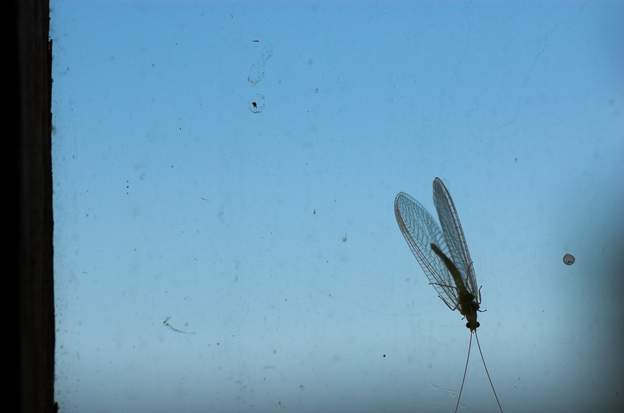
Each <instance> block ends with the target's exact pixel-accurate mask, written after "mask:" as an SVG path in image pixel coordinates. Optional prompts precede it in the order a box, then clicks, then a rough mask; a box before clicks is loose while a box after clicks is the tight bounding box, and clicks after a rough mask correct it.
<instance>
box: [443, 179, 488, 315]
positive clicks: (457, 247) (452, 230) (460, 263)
mask: <svg viewBox="0 0 624 413" xmlns="http://www.w3.org/2000/svg"><path fill="white" fill-rule="evenodd" d="M433 203H434V204H435V208H436V210H437V211H438V218H439V219H440V225H442V231H443V233H444V240H445V241H446V245H447V247H448V250H449V252H450V256H449V257H450V258H451V259H452V260H453V262H454V263H455V266H456V267H457V269H459V271H460V273H461V276H462V278H463V279H464V284H465V285H466V289H467V290H468V291H469V292H470V293H471V294H472V295H473V296H474V297H475V298H476V300H477V302H478V303H480V302H481V297H480V295H479V288H478V287H477V277H476V275H475V272H474V266H473V265H472V259H471V258H470V252H469V251H468V245H467V244H466V237H465V236H464V231H463V230H462V227H461V223H460V222H459V215H458V214H457V210H456V209H455V204H454V203H453V199H452V198H451V194H449V191H448V189H446V186H444V183H443V182H442V180H441V179H440V178H435V179H434V180H433Z"/></svg>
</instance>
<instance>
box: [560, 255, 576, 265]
mask: <svg viewBox="0 0 624 413" xmlns="http://www.w3.org/2000/svg"><path fill="white" fill-rule="evenodd" d="M574 261H576V258H574V255H572V254H565V255H564V256H563V263H564V264H565V265H572V264H574Z"/></svg>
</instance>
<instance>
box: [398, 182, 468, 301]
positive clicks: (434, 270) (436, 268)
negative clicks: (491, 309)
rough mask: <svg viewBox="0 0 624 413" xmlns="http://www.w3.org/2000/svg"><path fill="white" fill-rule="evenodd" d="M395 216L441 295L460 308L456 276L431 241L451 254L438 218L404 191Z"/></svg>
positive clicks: (422, 266) (399, 197)
mask: <svg viewBox="0 0 624 413" xmlns="http://www.w3.org/2000/svg"><path fill="white" fill-rule="evenodd" d="M394 216H395V217H396V220H397V223H398V224H399V228H400V229H401V233H402V234H403V237H405V240H406V241H407V244H408V245H409V247H410V249H411V250H412V253H413V254H414V256H415V257H416V259H417V260H418V263H419V264H420V266H421V268H422V270H423V271H424V273H425V275H426V276H427V278H428V279H429V282H430V283H431V284H432V285H433V288H435V289H436V291H437V293H438V296H439V297H440V298H441V299H442V301H444V303H445V304H446V305H447V306H449V307H450V308H452V309H455V308H457V303H458V298H457V290H456V289H455V288H454V285H455V284H454V282H453V277H452V276H451V274H450V273H449V271H448V270H447V269H446V267H445V266H444V263H443V262H442V261H441V260H440V258H439V257H438V256H437V255H436V254H435V253H434V252H433V250H432V249H431V244H432V243H435V244H436V245H437V246H438V247H439V248H440V250H442V251H443V252H444V253H445V254H446V255H447V256H449V255H448V254H449V250H448V247H447V246H446V242H445V241H444V236H443V235H442V230H441V229H440V227H439V226H438V224H437V223H436V221H435V219H434V218H433V217H432V216H431V214H430V213H429V212H427V210H426V209H425V208H424V207H423V206H422V205H421V204H420V203H419V202H418V201H416V200H415V199H414V198H412V197H411V196H409V195H408V194H406V193H404V192H400V193H399V194H398V195H397V196H396V198H395V199H394Z"/></svg>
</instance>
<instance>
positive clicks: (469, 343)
mask: <svg viewBox="0 0 624 413" xmlns="http://www.w3.org/2000/svg"><path fill="white" fill-rule="evenodd" d="M475 333H476V330H475ZM471 347H472V331H471V332H470V341H469V342H468V355H467V356H466V366H465V367H464V377H462V384H461V387H460V388H459V395H458V396H457V404H456V405H455V413H457V409H459V401H460V400H461V395H462V391H463V390H464V382H465V381H466V372H467V371H468V360H470V348H471Z"/></svg>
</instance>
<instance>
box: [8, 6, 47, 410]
mask: <svg viewBox="0 0 624 413" xmlns="http://www.w3.org/2000/svg"><path fill="white" fill-rule="evenodd" d="M12 4H13V8H14V15H15V19H14V23H15V34H16V35H17V36H16V38H17V40H16V43H15V44H16V47H15V49H14V52H15V54H16V58H15V67H16V71H15V72H16V73H14V75H15V81H14V82H13V84H12V85H11V86H13V85H14V90H15V91H16V92H14V93H15V95H14V102H16V103H15V105H16V113H15V114H14V119H15V122H16V124H17V125H16V126H17V128H16V129H17V131H16V135H15V136H16V137H17V139H16V143H17V144H16V153H15V157H16V160H17V162H16V164H17V168H16V170H17V175H18V179H17V183H18V184H17V186H18V188H17V189H18V197H17V199H18V203H17V205H18V211H17V216H18V219H17V220H16V221H17V226H18V231H17V232H18V242H17V248H18V254H17V255H18V271H17V274H18V277H17V284H18V288H17V290H18V291H19V293H18V300H19V304H18V309H19V358H18V360H19V372H20V373H19V381H18V383H19V386H20V392H19V404H20V408H19V410H20V411H21V412H43V413H49V412H54V411H56V405H55V403H54V283H53V261H52V258H53V255H52V252H53V251H52V229H53V217H52V158H51V131H52V115H51V87H52V76H51V65H52V42H51V41H50V40H49V38H48V36H49V27H50V23H49V10H50V7H49V1H48V0H17V1H15V2H13V3H12ZM7 408H9V409H10V407H7Z"/></svg>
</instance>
